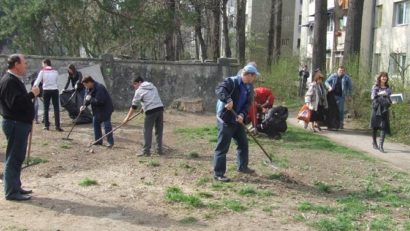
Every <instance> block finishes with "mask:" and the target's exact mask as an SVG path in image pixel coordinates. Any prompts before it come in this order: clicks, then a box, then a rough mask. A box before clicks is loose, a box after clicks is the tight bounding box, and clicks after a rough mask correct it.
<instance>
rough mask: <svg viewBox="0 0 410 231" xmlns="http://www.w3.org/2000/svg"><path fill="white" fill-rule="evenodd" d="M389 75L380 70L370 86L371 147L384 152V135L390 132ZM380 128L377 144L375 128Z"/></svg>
mask: <svg viewBox="0 0 410 231" xmlns="http://www.w3.org/2000/svg"><path fill="white" fill-rule="evenodd" d="M388 82H389V75H388V74H387V72H380V74H379V75H378V76H377V81H376V84H375V85H374V86H373V88H372V94H371V99H372V117H371V121H370V127H371V128H372V138H373V148H374V149H378V150H380V151H381V152H384V147H383V144H384V137H385V136H386V133H387V134H390V120H389V107H390V105H391V103H392V102H391V100H390V95H391V94H392V90H391V89H390V87H389V84H388ZM379 129H380V143H379V145H377V140H376V137H377V130H379Z"/></svg>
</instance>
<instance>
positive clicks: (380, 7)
mask: <svg viewBox="0 0 410 231" xmlns="http://www.w3.org/2000/svg"><path fill="white" fill-rule="evenodd" d="M382 20H383V5H378V6H376V22H375V26H376V28H379V27H381V26H382Z"/></svg>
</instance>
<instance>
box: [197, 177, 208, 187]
mask: <svg viewBox="0 0 410 231" xmlns="http://www.w3.org/2000/svg"><path fill="white" fill-rule="evenodd" d="M209 182H211V178H210V177H207V176H204V177H201V178H199V179H198V180H197V182H196V185H197V186H202V185H206V184H207V183H209Z"/></svg>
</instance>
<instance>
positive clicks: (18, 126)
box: [2, 119, 32, 197]
mask: <svg viewBox="0 0 410 231" xmlns="http://www.w3.org/2000/svg"><path fill="white" fill-rule="evenodd" d="M2 127H3V132H4V134H5V135H6V138H7V150H6V161H5V162H4V179H3V181H4V194H5V196H6V197H9V196H11V195H13V194H16V193H19V192H20V189H21V180H20V175H21V166H22V165H23V162H24V159H25V157H26V149H27V139H28V135H29V133H30V131H31V128H32V125H31V124H28V123H22V122H18V121H14V120H7V119H3V124H2Z"/></svg>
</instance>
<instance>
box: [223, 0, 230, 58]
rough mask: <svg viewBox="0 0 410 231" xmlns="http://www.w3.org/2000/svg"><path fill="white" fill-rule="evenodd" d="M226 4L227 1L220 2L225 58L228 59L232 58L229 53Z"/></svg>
mask: <svg viewBox="0 0 410 231" xmlns="http://www.w3.org/2000/svg"><path fill="white" fill-rule="evenodd" d="M227 3H228V0H222V5H221V10H222V22H223V36H224V42H225V56H226V57H229V58H230V57H231V56H232V52H231V46H230V41H229V28H228V15H227V12H226V10H227V9H226V4H227Z"/></svg>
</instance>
